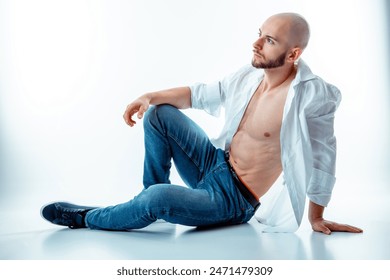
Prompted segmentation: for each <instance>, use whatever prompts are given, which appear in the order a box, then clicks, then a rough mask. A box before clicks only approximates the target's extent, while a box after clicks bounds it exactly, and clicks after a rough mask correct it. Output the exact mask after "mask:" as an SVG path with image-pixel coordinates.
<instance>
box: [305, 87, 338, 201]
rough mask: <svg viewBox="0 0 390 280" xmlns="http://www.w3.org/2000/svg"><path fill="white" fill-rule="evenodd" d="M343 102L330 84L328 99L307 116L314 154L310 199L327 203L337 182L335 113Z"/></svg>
mask: <svg viewBox="0 0 390 280" xmlns="http://www.w3.org/2000/svg"><path fill="white" fill-rule="evenodd" d="M340 101H341V94H340V92H339V91H338V89H337V88H335V87H334V86H332V85H328V87H327V89H326V93H325V98H324V100H323V102H321V105H320V106H318V107H317V109H316V110H315V112H314V113H313V115H312V116H311V117H310V118H308V119H307V125H308V130H309V134H310V143H311V146H312V154H313V170H312V175H311V179H310V183H309V186H308V190H307V195H308V197H309V198H310V200H311V201H313V202H314V203H316V204H319V205H321V206H327V205H328V203H329V201H330V199H331V195H332V190H333V187H334V184H335V182H336V178H335V169H336V168H335V167H336V137H335V135H334V115H335V112H336V110H337V108H338V105H339V103H340Z"/></svg>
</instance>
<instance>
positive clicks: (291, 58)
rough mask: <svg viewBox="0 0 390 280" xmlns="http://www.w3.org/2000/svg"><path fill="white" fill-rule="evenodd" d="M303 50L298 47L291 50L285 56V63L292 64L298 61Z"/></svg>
mask: <svg viewBox="0 0 390 280" xmlns="http://www.w3.org/2000/svg"><path fill="white" fill-rule="evenodd" d="M302 52H303V50H302V49H301V48H299V47H295V48H292V49H291V50H290V52H289V53H288V54H287V57H286V59H287V61H288V62H291V63H294V62H295V61H297V60H298V58H299V57H300V56H301V54H302Z"/></svg>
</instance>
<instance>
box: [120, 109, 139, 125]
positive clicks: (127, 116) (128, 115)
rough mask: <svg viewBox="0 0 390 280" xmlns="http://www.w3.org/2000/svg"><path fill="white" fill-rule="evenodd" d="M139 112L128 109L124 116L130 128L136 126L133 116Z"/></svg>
mask: <svg viewBox="0 0 390 280" xmlns="http://www.w3.org/2000/svg"><path fill="white" fill-rule="evenodd" d="M136 112H137V110H134V109H130V110H129V109H127V110H126V111H125V113H124V115H123V118H124V120H125V122H126V123H127V124H128V125H129V126H134V125H135V123H136V122H135V121H134V120H133V118H132V116H133V115H134V114H135V113H136Z"/></svg>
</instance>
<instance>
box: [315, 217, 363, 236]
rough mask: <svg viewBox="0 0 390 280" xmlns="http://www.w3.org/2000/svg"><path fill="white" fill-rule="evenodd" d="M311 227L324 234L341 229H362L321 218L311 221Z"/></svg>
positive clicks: (357, 230) (360, 230)
mask: <svg viewBox="0 0 390 280" xmlns="http://www.w3.org/2000/svg"><path fill="white" fill-rule="evenodd" d="M311 227H312V229H313V230H314V231H317V232H322V233H324V234H327V235H329V234H331V233H332V232H333V231H343V232H352V233H361V232H363V230H362V229H360V228H358V227H354V226H351V225H347V224H339V223H336V222H332V221H327V220H324V219H322V218H319V219H316V220H314V221H312V223H311Z"/></svg>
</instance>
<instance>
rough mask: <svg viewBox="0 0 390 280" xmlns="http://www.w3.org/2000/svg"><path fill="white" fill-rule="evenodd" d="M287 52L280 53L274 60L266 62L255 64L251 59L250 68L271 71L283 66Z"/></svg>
mask: <svg viewBox="0 0 390 280" xmlns="http://www.w3.org/2000/svg"><path fill="white" fill-rule="evenodd" d="M286 55H287V52H285V53H282V54H281V55H280V56H278V57H277V58H276V59H272V60H269V61H266V62H255V59H254V58H253V59H252V66H253V67H255V68H258V69H272V68H277V67H280V66H283V65H284V62H285V60H286Z"/></svg>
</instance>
